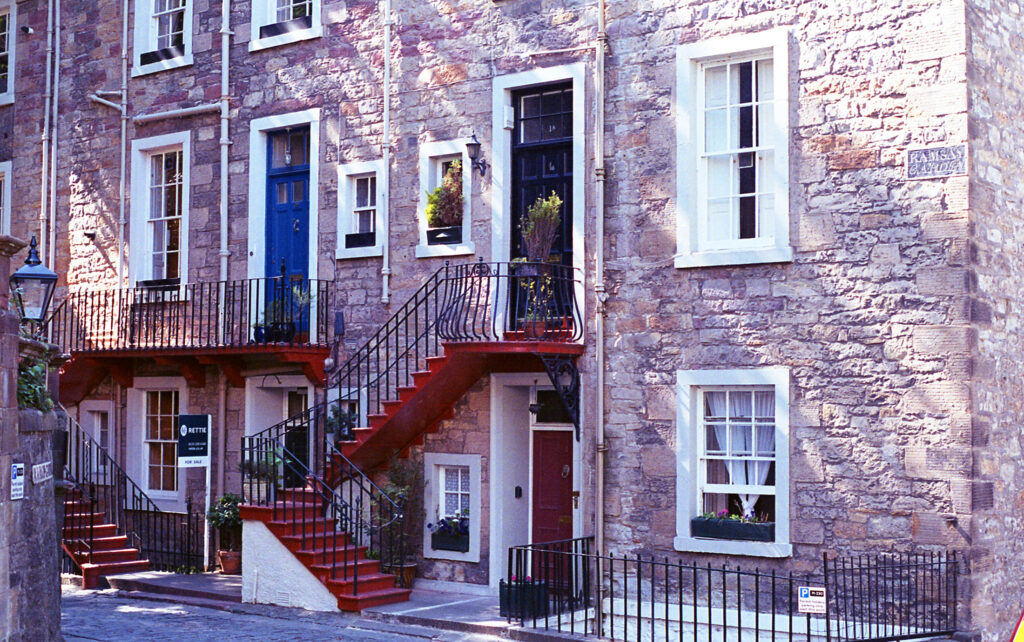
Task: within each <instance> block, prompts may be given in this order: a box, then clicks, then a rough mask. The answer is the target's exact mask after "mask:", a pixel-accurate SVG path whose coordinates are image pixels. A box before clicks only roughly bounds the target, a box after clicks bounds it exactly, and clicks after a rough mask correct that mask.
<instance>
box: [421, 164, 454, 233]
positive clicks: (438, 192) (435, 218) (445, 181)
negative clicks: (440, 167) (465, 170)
mask: <svg viewBox="0 0 1024 642" xmlns="http://www.w3.org/2000/svg"><path fill="white" fill-rule="evenodd" d="M463 205H464V203H463V195H462V161H458V160H457V161H452V163H451V165H449V166H448V170H447V171H446V172H445V173H444V178H442V179H441V184H440V185H438V186H437V187H435V188H434V189H432V190H430V191H429V192H427V207H426V211H425V212H424V214H425V216H426V217H427V244H428V245H452V244H458V243H461V242H462V208H463Z"/></svg>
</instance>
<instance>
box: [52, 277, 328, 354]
mask: <svg viewBox="0 0 1024 642" xmlns="http://www.w3.org/2000/svg"><path fill="white" fill-rule="evenodd" d="M331 288H332V286H331V282H330V281H322V280H316V279H293V278H291V277H272V278H263V279H243V280H237V281H209V282H199V283H188V284H185V285H161V286H148V287H134V288H122V289H85V290H77V291H73V292H70V293H68V295H67V296H66V297H65V298H64V300H63V301H61V303H60V305H58V306H57V307H56V308H55V309H54V311H53V313H52V314H51V315H50V317H49V319H48V320H47V322H46V325H47V326H48V327H49V329H50V330H51V331H52V333H53V335H52V339H51V340H52V341H53V342H54V343H56V344H58V345H60V346H61V347H62V348H63V349H64V350H65V351H66V352H69V353H71V354H72V355H74V354H76V353H82V352H98V351H111V350H155V349H172V348H179V349H181V348H218V347H239V346H251V345H259V344H263V343H288V344H293V345H327V344H328V342H329V341H330V334H331V323H330V319H329V318H328V317H329V316H330V314H329V313H330V310H331V307H332V305H333V301H332V300H331Z"/></svg>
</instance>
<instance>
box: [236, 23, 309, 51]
mask: <svg viewBox="0 0 1024 642" xmlns="http://www.w3.org/2000/svg"><path fill="white" fill-rule="evenodd" d="M321 35H323V28H322V27H321V26H320V25H313V26H312V27H310V28H308V29H297V30H295V31H289V32H287V33H282V34H280V35H277V36H270V37H268V38H257V39H255V40H250V41H249V51H262V50H264V49H272V48H274V47H280V46H282V45H289V44H291V43H293V42H302V41H303V40H312V39H313V38H319V37H320V36H321Z"/></svg>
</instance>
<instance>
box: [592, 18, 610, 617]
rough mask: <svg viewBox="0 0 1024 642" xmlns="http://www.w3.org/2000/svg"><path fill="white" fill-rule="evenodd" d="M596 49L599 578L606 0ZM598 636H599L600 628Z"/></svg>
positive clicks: (600, 542)
mask: <svg viewBox="0 0 1024 642" xmlns="http://www.w3.org/2000/svg"><path fill="white" fill-rule="evenodd" d="M597 12H598V13H597V25H598V26H597V51H596V52H595V53H596V56H595V65H594V100H595V102H596V103H597V108H596V112H597V113H596V114H595V118H594V129H595V130H596V134H595V136H594V178H595V181H596V183H597V189H596V193H595V195H594V209H595V210H596V212H597V225H596V227H597V230H596V236H597V239H596V240H597V252H596V260H595V272H596V273H597V274H596V275H595V283H594V294H595V297H596V298H597V319H596V322H597V328H596V330H597V332H596V334H597V346H596V347H595V352H596V355H595V356H596V360H597V431H596V435H595V438H594V441H595V444H594V447H595V452H594V459H595V464H596V466H595V468H596V475H595V476H596V480H595V483H596V486H597V493H596V495H597V498H596V505H595V507H594V509H595V511H594V512H595V514H594V521H595V522H596V533H595V542H594V543H595V545H596V548H597V554H598V558H597V564H598V568H597V571H598V577H602V573H603V569H602V566H603V557H602V556H603V555H605V541H604V472H605V471H604V465H605V456H606V453H607V452H608V445H607V444H606V443H605V434H604V428H605V426H604V369H605V364H604V358H605V357H604V318H605V314H606V308H605V302H606V301H607V300H608V293H607V292H606V291H605V287H604V276H605V275H604V214H605V212H604V207H605V205H604V188H605V165H604V108H605V104H604V102H605V87H604V82H605V77H604V63H605V56H606V55H607V52H608V31H607V28H606V25H605V0H599V1H598V5H597ZM597 608H598V609H599V612H598V617H597V622H598V623H599V624H598V626H599V627H600V626H601V625H600V623H601V622H602V617H601V613H600V609H601V608H602V605H600V604H599V605H598V607H597ZM597 633H598V635H601V631H600V629H599V630H598V632H597Z"/></svg>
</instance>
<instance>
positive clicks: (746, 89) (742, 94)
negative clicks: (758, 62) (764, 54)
mask: <svg viewBox="0 0 1024 642" xmlns="http://www.w3.org/2000/svg"><path fill="white" fill-rule="evenodd" d="M753 66H754V64H753V63H752V62H740V63H736V64H734V65H732V66H731V68H730V70H729V71H730V75H731V78H730V79H729V80H730V87H729V92H730V95H729V101H730V103H732V104H733V105H742V104H745V103H749V102H751V101H752V100H753V98H754V86H753Z"/></svg>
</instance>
